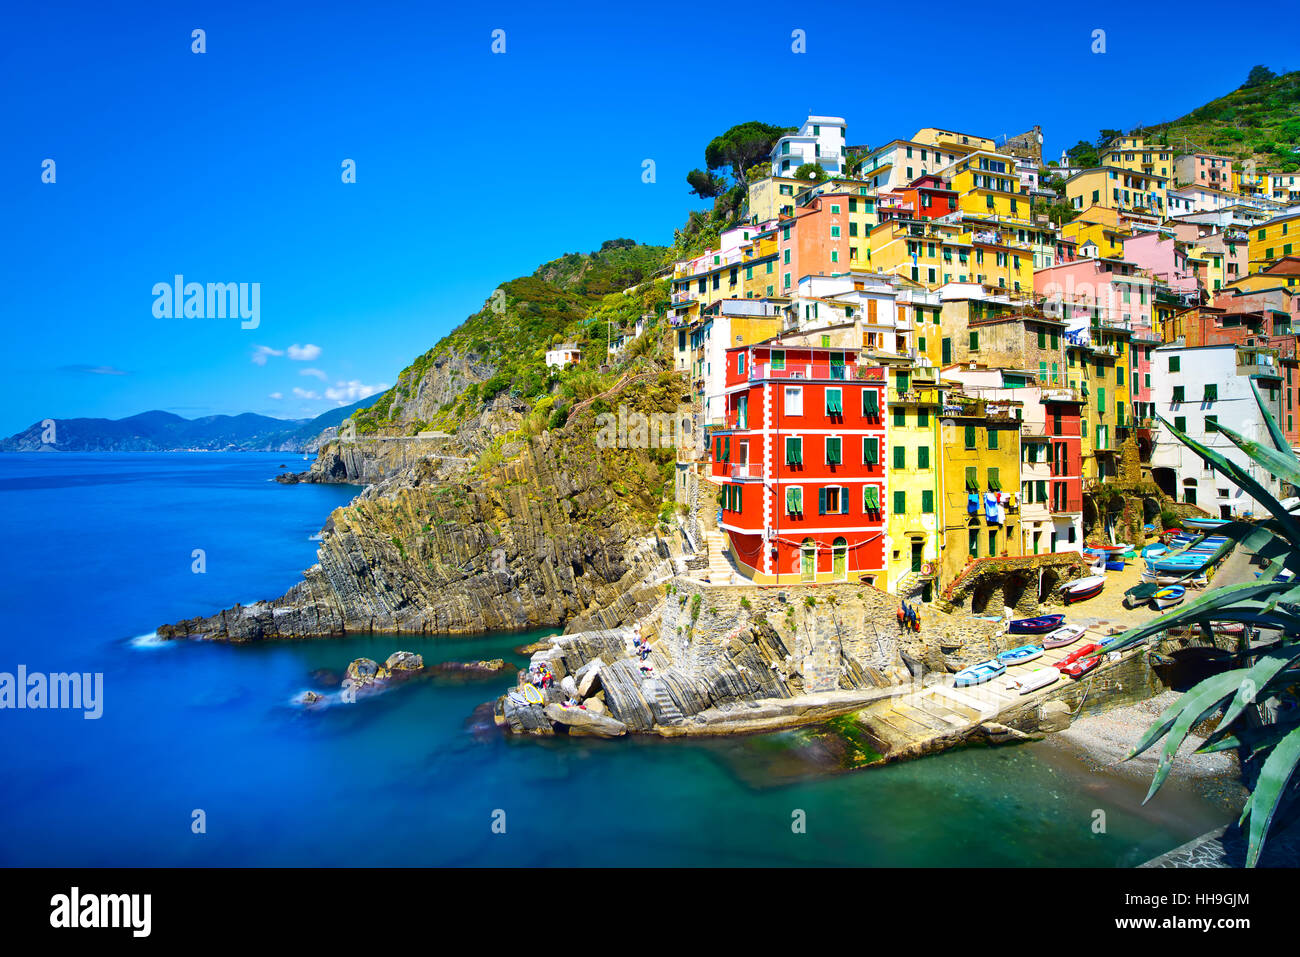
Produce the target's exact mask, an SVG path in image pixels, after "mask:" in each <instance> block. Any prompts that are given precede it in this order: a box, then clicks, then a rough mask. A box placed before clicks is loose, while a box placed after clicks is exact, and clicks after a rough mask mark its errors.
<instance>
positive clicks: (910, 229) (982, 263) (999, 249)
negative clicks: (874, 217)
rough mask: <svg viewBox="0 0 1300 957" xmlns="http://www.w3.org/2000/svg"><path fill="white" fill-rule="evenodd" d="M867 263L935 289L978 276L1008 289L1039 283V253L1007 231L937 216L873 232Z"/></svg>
mask: <svg viewBox="0 0 1300 957" xmlns="http://www.w3.org/2000/svg"><path fill="white" fill-rule="evenodd" d="M867 255H868V263H867V265H868V266H869V267H870V268H871V269H873V270H874V271H876V272H879V273H885V274H888V275H894V276H902V277H903V278H905V279H910V280H912V281H913V282H916V283H920V284H921V285H923V286H925V287H927V288H929V289H934V288H937V287H938V286H942V285H944V284H945V283H949V282H977V283H984V284H985V285H988V286H996V287H998V288H1000V289H1007V290H1013V291H1018V290H1024V291H1029V290H1032V289H1033V288H1034V262H1033V254H1032V252H1031V251H1030V250H1028V249H1022V248H1020V247H1018V246H1014V245H1009V244H1008V243H1007V242H1005V241H1004V239H1003V238H1002V236H1001V234H999V233H993V232H992V231H990V232H987V233H986V232H981V231H975V230H973V229H971V228H970V227H969V226H968V225H967V224H954V223H940V222H936V221H935V220H888V221H886V222H883V223H880V224H879V225H878V226H876V227H874V228H873V229H872V230H871V232H870V234H869V237H868V243H867Z"/></svg>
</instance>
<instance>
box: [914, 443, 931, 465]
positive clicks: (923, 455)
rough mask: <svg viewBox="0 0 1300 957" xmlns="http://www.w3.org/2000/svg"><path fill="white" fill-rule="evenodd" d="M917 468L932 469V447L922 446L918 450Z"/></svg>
mask: <svg viewBox="0 0 1300 957" xmlns="http://www.w3.org/2000/svg"><path fill="white" fill-rule="evenodd" d="M916 467H917V468H918V469H928V468H929V467H930V446H928V445H922V446H920V447H919V448H918V449H917V450H916Z"/></svg>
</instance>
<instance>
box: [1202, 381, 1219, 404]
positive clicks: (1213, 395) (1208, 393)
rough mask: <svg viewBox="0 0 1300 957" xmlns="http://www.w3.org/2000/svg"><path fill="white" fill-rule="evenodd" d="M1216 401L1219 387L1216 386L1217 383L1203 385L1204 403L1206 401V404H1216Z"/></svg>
mask: <svg viewBox="0 0 1300 957" xmlns="http://www.w3.org/2000/svg"><path fill="white" fill-rule="evenodd" d="M1218 399H1219V385H1218V383H1217V382H1207V383H1206V384H1205V399H1204V401H1206V402H1217V401H1218Z"/></svg>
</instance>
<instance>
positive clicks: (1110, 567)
mask: <svg viewBox="0 0 1300 957" xmlns="http://www.w3.org/2000/svg"><path fill="white" fill-rule="evenodd" d="M1123 570H1124V559H1122V558H1121V559H1118V560H1117V561H1113V562H1107V563H1106V571H1108V572H1122V571H1123Z"/></svg>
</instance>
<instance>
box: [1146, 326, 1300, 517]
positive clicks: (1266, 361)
mask: <svg viewBox="0 0 1300 957" xmlns="http://www.w3.org/2000/svg"><path fill="white" fill-rule="evenodd" d="M1251 379H1254V380H1255V384H1256V385H1257V386H1258V387H1259V391H1260V394H1261V395H1262V396H1263V397H1264V399H1265V402H1266V403H1267V404H1268V406H1269V412H1270V414H1271V415H1272V416H1273V418H1274V421H1278V422H1280V421H1282V419H1281V416H1282V376H1281V367H1280V366H1279V365H1278V362H1277V356H1276V354H1275V353H1274V352H1273V351H1272V350H1268V349H1255V348H1250V347H1247V346H1238V345H1235V344H1233V343H1227V344H1224V345H1213V346H1193V347H1188V346H1183V345H1179V344H1177V343H1174V344H1170V345H1166V346H1161V347H1159V348H1157V349H1155V350H1153V351H1152V353H1151V385H1152V398H1153V399H1154V401H1155V410H1156V414H1157V415H1158V416H1160V417H1161V418H1163V419H1165V420H1166V421H1168V422H1171V423H1173V425H1174V427H1175V428H1177V429H1179V430H1180V431H1182V432H1183V433H1185V434H1186V435H1188V436H1189V437H1190V438H1192V439H1194V440H1196V441H1197V442H1200V443H1201V444H1202V445H1206V446H1208V447H1209V448H1211V449H1213V450H1214V451H1215V452H1217V453H1218V454H1220V455H1222V456H1224V457H1225V458H1226V459H1228V460H1229V461H1231V462H1235V463H1236V464H1237V465H1239V466H1241V467H1243V468H1244V469H1246V471H1247V472H1249V474H1250V475H1251V476H1253V477H1254V478H1255V480H1256V481H1258V482H1259V483H1260V484H1261V485H1263V486H1264V488H1266V489H1267V490H1268V491H1269V493H1270V494H1272V495H1273V496H1274V497H1276V498H1278V499H1279V500H1280V499H1282V498H1285V497H1287V494H1289V492H1284V490H1283V489H1282V487H1281V483H1280V482H1279V481H1278V479H1277V477H1276V476H1275V475H1273V474H1272V473H1271V472H1269V471H1268V470H1267V469H1264V468H1261V467H1260V466H1258V465H1256V464H1255V463H1254V461H1252V460H1251V459H1250V457H1249V456H1247V455H1246V453H1245V452H1242V451H1241V450H1240V449H1238V448H1237V447H1236V446H1235V445H1233V444H1232V442H1231V441H1229V440H1228V438H1227V437H1226V436H1224V435H1222V434H1220V433H1218V432H1217V431H1216V430H1215V429H1214V424H1215V423H1216V422H1222V423H1223V424H1224V425H1226V426H1228V427H1229V428H1230V429H1232V430H1233V431H1234V432H1237V433H1239V434H1241V435H1243V436H1245V437H1246V438H1248V439H1253V440H1254V441H1256V442H1260V443H1262V444H1264V445H1268V446H1271V445H1272V441H1271V440H1270V438H1269V436H1268V431H1267V427H1266V426H1265V424H1264V417H1263V415H1262V414H1261V413H1260V411H1259V405H1258V403H1257V402H1256V401H1255V396H1254V393H1253V392H1252V391H1251V388H1250V380H1251ZM1157 425H1158V428H1157V430H1156V435H1155V446H1154V449H1153V451H1152V453H1151V476H1152V478H1153V479H1154V480H1155V482H1156V484H1157V485H1158V486H1160V488H1161V489H1162V490H1164V492H1165V493H1166V494H1167V495H1169V496H1171V497H1173V498H1176V499H1177V500H1178V501H1180V502H1188V503H1191V504H1193V505H1198V506H1200V507H1201V508H1202V509H1204V510H1205V511H1206V512H1208V513H1210V515H1213V516H1215V517H1220V518H1230V517H1234V516H1241V515H1245V514H1247V513H1253V514H1254V515H1256V516H1259V515H1260V514H1262V513H1264V510H1263V509H1261V508H1260V506H1259V503H1258V502H1256V501H1255V500H1254V499H1253V498H1251V497H1250V496H1249V495H1248V494H1246V493H1245V492H1243V491H1242V490H1241V489H1239V488H1237V486H1236V485H1234V484H1233V483H1232V482H1231V481H1229V480H1228V478H1227V477H1226V476H1224V475H1220V474H1219V473H1217V472H1214V471H1212V470H1211V469H1210V467H1209V466H1208V464H1207V463H1206V462H1205V461H1203V460H1202V459H1201V457H1200V456H1199V455H1197V454H1196V453H1195V452H1193V451H1192V450H1191V448H1189V447H1188V446H1186V445H1184V444H1183V443H1182V442H1180V441H1179V440H1178V439H1176V438H1175V437H1174V436H1173V434H1172V433H1171V432H1170V431H1169V429H1168V428H1166V427H1165V425H1164V424H1163V423H1161V422H1157Z"/></svg>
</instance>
